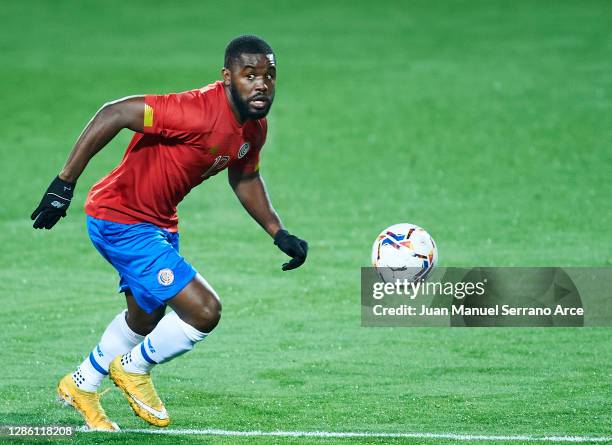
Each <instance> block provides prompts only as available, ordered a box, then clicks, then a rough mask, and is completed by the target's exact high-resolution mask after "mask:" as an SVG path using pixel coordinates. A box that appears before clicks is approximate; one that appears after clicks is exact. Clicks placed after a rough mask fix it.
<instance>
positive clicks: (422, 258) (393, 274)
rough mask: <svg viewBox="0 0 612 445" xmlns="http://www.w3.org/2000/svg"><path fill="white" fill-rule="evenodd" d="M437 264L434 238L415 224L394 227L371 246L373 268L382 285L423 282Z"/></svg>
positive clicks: (383, 233)
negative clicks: (400, 282) (396, 282)
mask: <svg viewBox="0 0 612 445" xmlns="http://www.w3.org/2000/svg"><path fill="white" fill-rule="evenodd" d="M437 263H438V249H437V248H436V243H435V242H434V240H433V238H432V237H431V236H430V235H429V233H427V232H426V231H425V230H424V229H422V228H420V227H419V226H415V225H414V224H395V225H393V226H391V227H389V228H387V229H385V230H383V231H382V232H381V233H380V235H378V237H377V238H376V240H375V241H374V245H373V246H372V265H373V266H374V267H375V268H376V270H377V272H378V274H379V275H380V277H381V278H382V280H383V281H385V282H395V281H397V280H402V281H403V280H408V281H411V282H413V281H419V280H425V279H426V278H427V275H429V273H430V272H431V271H432V269H433V268H434V266H435V265H436V264H437Z"/></svg>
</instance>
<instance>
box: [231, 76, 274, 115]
mask: <svg viewBox="0 0 612 445" xmlns="http://www.w3.org/2000/svg"><path fill="white" fill-rule="evenodd" d="M229 89H230V95H231V96H232V101H233V102H234V105H235V106H236V110H237V111H238V114H239V115H240V118H241V120H242V121H244V122H246V120H247V119H261V118H262V117H266V115H267V114H268V112H269V111H270V107H271V106H272V102H273V100H274V97H271V98H269V101H268V103H267V106H266V107H265V108H262V109H261V110H255V111H252V110H250V109H249V101H248V99H247V100H244V99H242V97H240V93H238V90H237V89H236V87H235V86H234V84H233V83H232V84H230V86H229Z"/></svg>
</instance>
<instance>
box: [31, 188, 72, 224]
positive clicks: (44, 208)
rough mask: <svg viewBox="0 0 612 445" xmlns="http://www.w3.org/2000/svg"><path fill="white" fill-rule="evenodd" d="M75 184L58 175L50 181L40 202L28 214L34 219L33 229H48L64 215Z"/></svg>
mask: <svg viewBox="0 0 612 445" xmlns="http://www.w3.org/2000/svg"><path fill="white" fill-rule="evenodd" d="M75 185H76V184H75V183H72V182H66V181H64V180H62V179H60V178H59V176H58V177H56V178H55V179H54V180H53V181H52V182H51V185H50V186H49V188H48V189H47V191H46V192H45V195H44V196H43V198H42V199H41V200H40V204H38V207H36V210H34V212H32V215H31V216H30V218H31V219H33V220H35V221H34V228H35V229H42V228H45V229H50V228H51V227H53V226H54V225H55V223H56V222H58V221H59V219H60V218H63V217H64V216H66V210H68V206H69V205H70V200H71V199H72V194H73V193H74V186H75Z"/></svg>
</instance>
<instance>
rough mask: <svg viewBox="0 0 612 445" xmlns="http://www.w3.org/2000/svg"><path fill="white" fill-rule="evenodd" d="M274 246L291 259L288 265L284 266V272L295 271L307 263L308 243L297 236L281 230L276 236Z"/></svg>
mask: <svg viewBox="0 0 612 445" xmlns="http://www.w3.org/2000/svg"><path fill="white" fill-rule="evenodd" d="M274 244H275V245H277V246H278V248H279V249H280V250H282V251H283V252H285V253H286V254H287V255H289V256H290V257H291V260H290V261H289V262H288V263H285V264H283V270H291V269H295V268H296V267H300V266H301V265H302V264H304V261H306V255H307V254H308V243H307V242H306V241H304V240H301V239H299V238H298V237H297V236H295V235H290V234H289V232H287V231H286V230H279V231H278V232H277V233H276V235H274Z"/></svg>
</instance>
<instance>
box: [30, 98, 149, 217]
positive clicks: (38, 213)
mask: <svg viewBox="0 0 612 445" xmlns="http://www.w3.org/2000/svg"><path fill="white" fill-rule="evenodd" d="M144 113H145V98H144V96H130V97H126V98H123V99H119V100H116V101H114V102H109V103H107V104H105V105H104V106H103V107H102V108H100V110H98V112H97V113H96V115H95V116H94V117H93V118H92V119H91V120H90V121H89V123H88V124H87V126H86V127H85V129H84V130H83V132H82V133H81V135H80V136H79V138H78V139H77V141H76V143H75V145H74V148H73V149H72V151H71V152H70V155H69V156H68V160H67V161H66V163H65V164H64V167H63V168H62V171H61V172H60V173H59V175H58V176H57V177H56V178H55V179H54V180H53V181H52V182H51V185H49V188H48V189H47V191H46V192H45V195H44V196H43V198H42V200H41V201H40V204H39V205H38V207H37V208H36V210H34V212H33V213H32V215H31V219H33V220H34V228H35V229H42V228H45V229H50V228H51V227H53V226H54V225H55V223H57V221H59V219H60V218H62V217H64V216H66V210H67V209H68V206H69V205H70V200H71V199H72V194H73V192H74V186H75V185H76V181H77V179H78V178H79V176H81V173H83V170H85V167H86V166H87V163H88V162H89V161H90V160H91V158H93V157H94V156H95V154H96V153H98V152H99V151H100V150H101V149H102V148H104V146H106V144H108V143H109V142H110V141H111V140H112V139H113V138H114V137H115V136H116V135H117V133H119V131H121V130H122V129H124V128H129V129H130V130H133V131H136V132H139V133H142V132H143V128H144Z"/></svg>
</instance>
